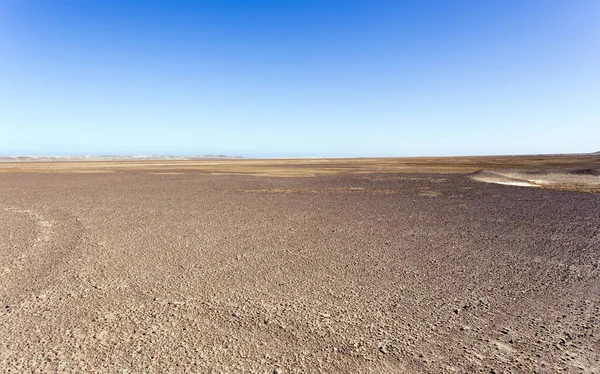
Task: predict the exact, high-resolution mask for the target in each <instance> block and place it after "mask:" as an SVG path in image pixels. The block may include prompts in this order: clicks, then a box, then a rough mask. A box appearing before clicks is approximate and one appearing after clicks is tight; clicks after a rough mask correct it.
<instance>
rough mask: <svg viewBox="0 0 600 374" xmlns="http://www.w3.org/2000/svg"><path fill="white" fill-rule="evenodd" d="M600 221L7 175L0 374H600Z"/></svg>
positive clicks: (391, 187)
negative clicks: (334, 373) (443, 373)
mask: <svg viewBox="0 0 600 374" xmlns="http://www.w3.org/2000/svg"><path fill="white" fill-rule="evenodd" d="M599 212H600V195H597V194H586V193H577V192H567V191H553V190H547V189H535V188H524V187H515V186H506V185H496V184H486V183H481V182H477V181H474V180H472V179H471V178H469V176H467V175H460V174H454V175H443V174H439V175H426V174H362V175H361V174H357V175H330V176H320V177H313V178H300V177H291V178H274V177H266V176H263V177H255V176H243V175H230V176H228V175H205V174H201V173H197V172H193V171H185V170H183V171H181V172H177V171H171V172H169V173H150V172H145V171H144V172H142V171H138V172H134V171H131V172H123V173H111V174H75V173H4V174H0V302H1V305H0V308H1V309H0V336H1V337H2V338H1V339H0V368H1V369H2V371H3V372H103V373H110V372H119V373H121V372H146V373H169V372H173V373H175V372H199V373H205V372H215V373H237V372H240V373H241V372H246V373H311V372H312V373H321V372H340V373H351V372H361V373H369V372H373V373H418V372H423V373H439V372H463V373H474V372H482V373H502V372H507V373H511V372H514V373H525V372H538V373H555V372H567V373H598V372H600V269H599V265H600V262H599V261H600V213H599Z"/></svg>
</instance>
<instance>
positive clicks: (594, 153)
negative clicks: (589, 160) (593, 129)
mask: <svg viewBox="0 0 600 374" xmlns="http://www.w3.org/2000/svg"><path fill="white" fill-rule="evenodd" d="M591 154H593V155H600V151H598V152H592V153H591Z"/></svg>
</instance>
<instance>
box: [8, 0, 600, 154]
mask: <svg viewBox="0 0 600 374" xmlns="http://www.w3.org/2000/svg"><path fill="white" fill-rule="evenodd" d="M598 20H600V2H599V1H596V0H589V1H585V0H564V1H556V0H539V1H526V0H506V1H480V0H472V1H458V0H455V1H451V0H444V1H418V0H415V1H399V0H396V1H376V0H370V1H336V0H331V1H325V0H322V1H311V0H307V1H300V0H296V1H291V0H272V1H249V0H247V1H241V0H240V1H232V0H220V1H217V0H215V1H200V0H198V1H166V0H165V1H150V0H146V1H135V0H130V1H111V0H103V1H78V0H73V1H61V0H55V1H42V0H39V1H34V0H4V1H1V2H0V72H1V73H0V154H2V155H16V154H18V155H71V154H77V155H88V154H90V155H95V154H133V155H137V154H178V155H179V154H215V153H218V154H230V155H242V156H246V157H289V156H424V155H469V154H517V153H562V152H592V151H598V150H600V22H599V21H598Z"/></svg>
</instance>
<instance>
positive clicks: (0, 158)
mask: <svg viewBox="0 0 600 374" xmlns="http://www.w3.org/2000/svg"><path fill="white" fill-rule="evenodd" d="M241 158H242V157H241V156H226V155H202V156H156V155H154V156H0V162H57V161H58V162H60V161H64V162H69V161H148V160H156V161H170V160H173V161H175V160H180V161H193V160H231V159H241Z"/></svg>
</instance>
